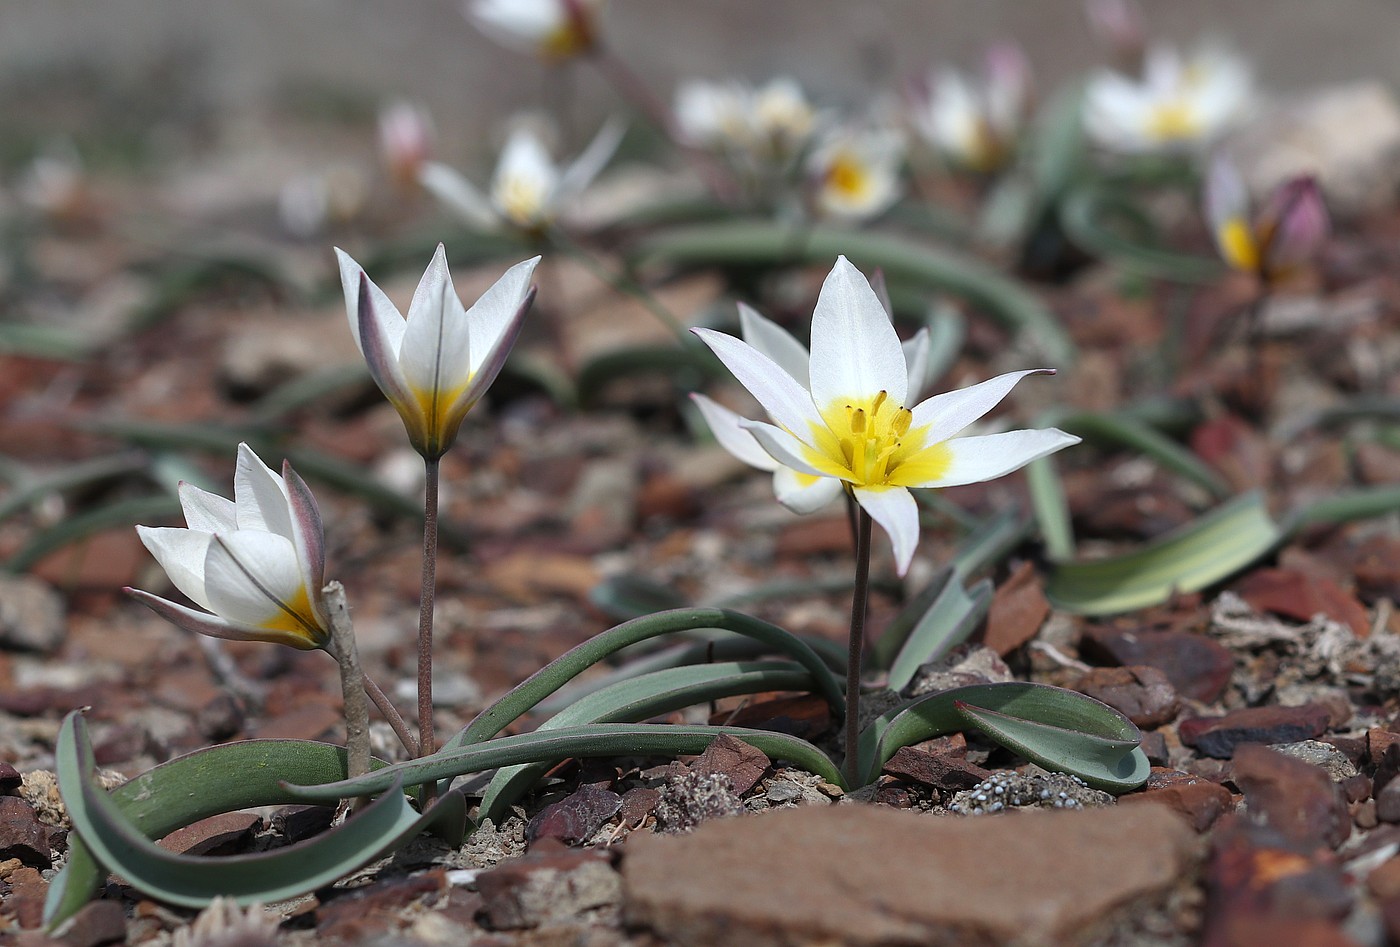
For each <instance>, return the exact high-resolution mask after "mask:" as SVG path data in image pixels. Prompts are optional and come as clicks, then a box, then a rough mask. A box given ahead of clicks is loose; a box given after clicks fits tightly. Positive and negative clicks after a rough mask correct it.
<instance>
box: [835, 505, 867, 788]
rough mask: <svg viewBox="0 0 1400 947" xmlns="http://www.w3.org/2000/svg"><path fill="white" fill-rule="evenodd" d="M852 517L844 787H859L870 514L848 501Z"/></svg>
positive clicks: (843, 767)
mask: <svg viewBox="0 0 1400 947" xmlns="http://www.w3.org/2000/svg"><path fill="white" fill-rule="evenodd" d="M851 507H852V509H853V510H854V511H855V518H856V529H855V538H856V549H855V553H856V581H855V588H854V590H853V591H852V592H851V636H850V639H849V640H848V641H847V642H846V759H845V760H844V761H843V765H842V769H843V770H844V775H845V777H846V785H848V786H859V785H860V773H859V772H858V771H857V770H858V767H859V765H860V753H859V747H860V677H861V670H862V667H863V664H864V651H865V613H866V608H867V602H868V601H869V598H870V532H871V529H870V527H871V519H870V514H869V513H867V512H866V511H865V510H864V508H862V507H860V506H859V505H858V504H856V503H855V502H854V500H853V501H852V502H851Z"/></svg>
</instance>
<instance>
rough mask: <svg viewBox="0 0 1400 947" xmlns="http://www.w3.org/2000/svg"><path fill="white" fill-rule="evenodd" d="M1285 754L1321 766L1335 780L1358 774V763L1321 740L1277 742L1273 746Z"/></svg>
mask: <svg viewBox="0 0 1400 947" xmlns="http://www.w3.org/2000/svg"><path fill="white" fill-rule="evenodd" d="M1269 749H1271V750H1275V751H1277V752H1279V753H1282V754H1283V755H1284V756H1291V757H1293V758H1294V759H1295V760H1302V761H1303V762H1304V763H1311V764H1312V765H1313V766H1320V767H1321V768H1322V769H1324V770H1326V771H1327V775H1328V776H1329V777H1331V778H1332V781H1333V782H1338V783H1340V782H1342V781H1343V780H1347V779H1350V778H1352V777H1353V776H1355V775H1357V771H1356V764H1355V763H1353V762H1352V761H1351V760H1349V759H1347V755H1346V754H1345V753H1343V752H1342V751H1341V750H1339V749H1337V748H1336V747H1335V746H1333V745H1332V744H1330V743H1324V742H1322V741H1321V740H1302V741H1300V742H1298V743H1277V744H1275V745H1273V746H1271V747H1269Z"/></svg>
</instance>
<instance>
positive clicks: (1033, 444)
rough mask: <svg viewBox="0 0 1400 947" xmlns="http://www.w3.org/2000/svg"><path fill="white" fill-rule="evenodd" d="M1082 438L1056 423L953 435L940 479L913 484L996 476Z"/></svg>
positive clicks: (947, 483) (943, 483)
mask: <svg viewBox="0 0 1400 947" xmlns="http://www.w3.org/2000/svg"><path fill="white" fill-rule="evenodd" d="M1079 440H1080V439H1079V438H1077V437H1075V436H1074V435H1073V434H1066V433H1065V432H1064V431H1061V430H1059V429H1058V428H1053V427H1052V428H1045V429H1044V430H1032V431H1005V432H1003V433H1001V434H983V435H979V436H974V437H958V438H954V439H953V440H951V441H948V442H947V443H945V444H944V445H943V446H944V447H945V448H947V450H948V452H949V455H950V457H949V460H948V466H947V467H946V468H945V469H944V470H943V472H942V474H941V475H940V476H939V477H938V478H937V479H934V480H930V481H927V482H925V483H916V484H910V486H913V487H956V486H959V485H961V484H964V483H981V482H982V481H984V480H995V479H996V478H997V477H1004V476H1005V475H1007V474H1009V473H1011V472H1012V471H1013V470H1019V469H1021V468H1022V467H1024V466H1025V465H1026V464H1028V463H1030V462H1031V461H1033V460H1036V459H1038V458H1041V457H1044V456H1046V455H1047V454H1053V453H1054V452H1055V451H1057V450H1061V449H1062V448H1065V447H1069V446H1071V445H1074V444H1078V443H1079Z"/></svg>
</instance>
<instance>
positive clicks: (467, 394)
mask: <svg viewBox="0 0 1400 947" xmlns="http://www.w3.org/2000/svg"><path fill="white" fill-rule="evenodd" d="M336 254H337V255H338V257H339V260H340V279H341V286H342V288H343V290H344V292H345V305H346V310H347V312H348V314H349V317H350V329H351V331H352V332H353V333H354V335H355V342H356V344H357V345H358V346H359V348H360V352H361V353H362V354H363V355H364V357H365V362H366V363H367V364H368V365H369V370H370V375H371V376H372V377H373V378H374V380H375V383H376V384H378V385H379V389H380V390H381V391H382V392H384V395H385V397H387V398H388V399H389V402H390V403H391V404H392V405H393V406H394V407H395V408H396V409H397V410H398V412H399V416H400V417H401V418H402V419H403V422H404V427H405V429H406V430H407V432H408V438H409V441H410V442H411V443H412V444H413V447H414V449H415V450H417V451H418V453H420V454H422V455H423V465H424V474H425V477H424V479H425V483H426V496H425V500H424V511H423V565H422V569H423V571H422V594H421V595H420V597H419V612H418V733H419V737H418V754H419V755H420V756H426V755H427V754H429V753H432V752H433V749H434V739H433V606H434V598H435V595H436V589H437V525H438V475H439V461H440V460H441V459H442V455H443V454H445V453H446V452H447V450H448V448H450V447H451V446H452V442H453V441H454V440H455V439H456V437H457V432H458V430H459V429H460V427H461V425H462V421H463V420H465V419H466V416H467V412H469V411H470V410H471V409H472V407H473V406H475V404H476V403H477V401H478V400H480V398H481V396H482V395H483V394H485V392H486V389H487V387H488V386H489V385H490V384H491V382H492V381H494V380H495V378H496V375H497V374H498V373H499V372H500V370H501V366H503V365H504V364H505V360H506V356H507V355H508V354H509V353H510V348H511V345H513V344H514V342H515V337H516V335H517V334H519V332H520V325H521V322H522V321H523V320H524V318H525V312H526V311H527V310H528V309H529V308H530V303H531V301H532V300H533V299H534V295H535V292H534V289H533V288H531V287H530V277H531V275H532V274H533V273H534V270H535V265H536V264H537V263H538V262H539V257H535V258H534V259H532V260H526V261H525V262H524V263H518V264H516V265H515V266H513V267H511V268H510V269H509V270H507V271H506V274H505V275H504V276H502V277H501V278H500V279H499V280H497V281H496V283H495V284H494V285H493V286H492V287H491V288H490V289H488V290H487V291H486V292H485V293H484V294H482V296H481V298H480V299H478V300H477V301H476V303H475V304H474V305H473V306H472V307H471V308H470V309H463V308H462V303H461V300H460V299H458V297H457V291H456V289H455V288H454V287H453V285H452V276H451V274H450V273H449V272H448V269H447V256H446V253H445V252H444V250H443V248H442V246H441V245H439V246H438V249H437V253H436V254H434V255H433V261H432V263H430V264H429V265H428V270H427V272H426V273H424V274H423V279H422V280H421V281H420V282H419V284H418V289H417V291H416V292H415V293H414V294H413V301H412V302H411V303H410V304H409V307H408V314H407V315H406V316H404V315H402V314H400V312H399V310H398V309H397V308H395V306H394V304H393V303H392V302H390V301H389V297H387V296H386V295H384V292H383V291H382V290H380V289H379V287H378V286H375V285H374V283H373V282H372V281H371V280H370V278H369V277H368V276H367V275H366V274H365V271H364V270H363V269H361V268H360V265H359V264H358V263H356V262H355V261H354V260H352V259H351V258H350V257H349V255H348V254H346V253H344V252H342V251H340V250H337V251H336Z"/></svg>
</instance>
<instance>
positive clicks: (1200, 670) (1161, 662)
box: [1079, 628, 1235, 704]
mask: <svg viewBox="0 0 1400 947" xmlns="http://www.w3.org/2000/svg"><path fill="white" fill-rule="evenodd" d="M1079 650H1080V653H1081V654H1082V655H1083V657H1084V659H1085V660H1086V661H1092V662H1097V663H1100V664H1117V665H1123V666H1133V665H1140V664H1146V665H1148V666H1150V667H1154V668H1157V669H1158V670H1159V671H1161V672H1162V673H1163V674H1165V675H1166V676H1167V680H1169V681H1171V684H1172V686H1173V687H1175V688H1176V692H1177V693H1178V694H1180V695H1181V696H1182V697H1189V698H1190V699H1192V700H1199V701H1201V702H1202V703H1206V704H1210V703H1214V702H1215V701H1216V700H1218V699H1219V697H1220V695H1221V694H1223V693H1224V692H1225V688H1226V687H1227V686H1228V685H1229V683H1230V676H1231V675H1232V674H1233V673H1234V670H1235V657H1234V655H1233V654H1231V653H1230V651H1229V649H1227V648H1225V647H1224V646H1222V645H1220V644H1219V643H1217V642H1215V641H1212V640H1211V639H1209V638H1207V637H1205V636H1204V635H1197V634H1192V633H1190V632H1184V631H1136V632H1133V631H1120V630H1118V629H1116V628H1090V629H1089V630H1088V631H1086V632H1085V633H1084V637H1083V639H1082V640H1081V641H1080V643H1079Z"/></svg>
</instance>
